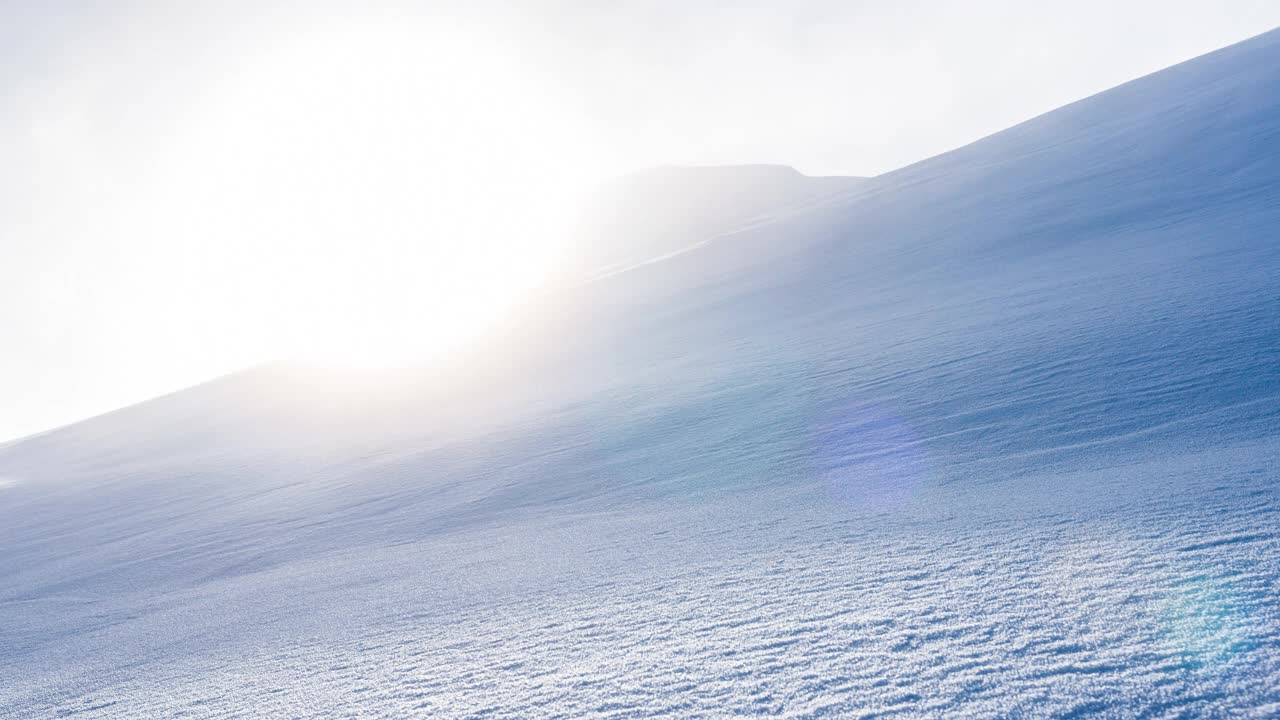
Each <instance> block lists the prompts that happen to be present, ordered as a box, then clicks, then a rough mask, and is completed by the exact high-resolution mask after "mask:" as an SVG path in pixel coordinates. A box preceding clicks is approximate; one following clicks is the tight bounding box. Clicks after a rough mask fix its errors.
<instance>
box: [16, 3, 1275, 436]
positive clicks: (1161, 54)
mask: <svg viewBox="0 0 1280 720" xmlns="http://www.w3.org/2000/svg"><path fill="white" fill-rule="evenodd" d="M0 13H2V15H0V19H2V20H4V22H0V26H2V27H3V28H4V29H3V30H0V34H3V36H4V38H5V43H4V48H5V49H4V51H3V52H4V55H5V59H6V63H5V66H6V67H5V70H4V71H2V72H3V74H2V75H0V87H3V95H0V110H3V111H4V112H3V113H0V115H3V117H4V118H5V119H4V120H3V121H0V122H2V123H3V124H2V125H0V127H3V128H4V129H5V130H6V133H5V135H6V137H7V138H8V139H7V140H0V151H2V152H3V154H5V155H7V156H8V157H10V162H9V172H8V173H7V174H6V177H7V181H6V182H5V185H4V192H5V199H4V200H3V201H2V202H4V203H5V206H6V208H7V212H6V213H5V214H4V219H3V220H0V234H3V236H4V237H6V238H7V242H6V246H5V257H4V262H3V263H0V265H2V266H3V267H0V288H2V289H0V308H3V310H0V312H3V313H4V320H3V326H4V328H5V330H6V334H7V338H6V345H7V347H8V348H9V350H8V352H6V353H5V355H4V357H3V358H2V359H0V396H3V397H5V398H6V401H7V402H6V405H5V411H4V412H3V413H0V440H8V439H12V438H19V437H23V436H26V435H29V434H32V433H36V432H41V431H44V430H47V429H51V428H54V427H59V426H63V425H66V424H68V423H72V422H75V421H77V420H80V419H83V418H86V417H90V416H94V415H97V414H100V413H103V412H108V411H110V410H113V409H116V408H120V407H124V406H127V405H130V404H132V403H135V402H139V401H142V400H145V399H147V398H150V397H154V396H157V395H161V394H165V393H168V392H171V391H174V390H177V389H180V388H182V387H186V386H189V385H191V384H195V383H198V382H201V381H203V380H206V379H209V378H212V377H216V376H219V375H222V374H225V373H227V372H232V371H234V370H236V369H238V368H243V367H246V366H250V365H253V364H256V363H258V362H261V361H266V360H270V359H274V358H279V357H284V356H289V357H292V356H294V355H298V356H302V357H316V358H323V359H333V358H338V359H337V360H336V361H337V362H347V361H349V360H351V358H348V357H342V347H343V346H347V347H350V346H354V345H360V344H369V345H374V346H376V345H379V344H388V343H398V345H397V347H395V348H394V352H396V353H399V354H400V355H401V356H408V355H409V354H423V353H426V352H428V351H427V349H424V348H423V347H418V346H414V347H403V345H404V342H403V339H402V336H403V335H404V332H403V331H404V329H405V328H408V327H421V326H431V327H437V326H438V327H440V328H441V329H440V330H439V335H440V337H441V338H444V340H442V341H441V343H440V348H439V349H432V350H430V352H447V348H448V347H451V346H453V345H455V344H457V343H460V342H465V341H466V338H467V337H468V336H469V335H470V334H472V333H474V332H475V331H476V330H475V328H477V327H482V326H484V324H485V323H487V322H489V321H490V320H491V319H492V318H493V317H497V316H499V315H501V313H502V312H504V308H507V307H509V306H510V305H511V304H512V303H514V302H516V299H517V298H518V292H517V290H518V289H519V288H523V287H527V286H532V285H536V284H537V283H538V282H540V281H541V279H542V278H544V277H545V276H546V273H547V272H549V269H550V268H554V267H555V265H556V263H557V262H559V261H560V258H562V257H563V256H564V255H565V254H566V253H572V252H573V250H572V248H566V247H561V246H560V245H562V244H563V242H564V241H563V240H562V239H561V238H559V237H538V236H537V235H536V233H534V234H533V235H530V236H529V237H528V238H523V237H522V240H523V241H522V242H521V243H519V244H518V245H513V244H512V243H511V242H509V241H508V240H507V238H509V237H513V236H516V235H519V234H522V233H526V232H527V228H528V227H529V225H523V224H519V223H515V221H514V220H512V218H515V217H527V216H530V215H536V216H538V217H537V218H535V219H536V223H533V225H534V226H537V227H548V228H550V227H557V224H556V223H557V222H558V220H559V219H560V218H562V216H563V214H564V213H565V212H571V211H572V210H573V207H572V206H573V203H574V199H575V198H579V197H581V195H582V193H583V191H584V189H585V188H587V187H590V186H591V185H592V184H593V183H595V182H598V181H599V180H601V179H604V178H606V177H610V176H616V175H620V174H624V173H627V172H631V171H635V170H639V169H643V168H646V167H654V166H662V165H680V166H702V165H739V164H780V165H788V166H791V167H794V168H796V169H797V170H799V171H800V172H802V173H805V174H807V175H814V176H819V175H863V176H871V175H878V174H882V173H884V172H887V171H890V170H893V169H896V168H899V167H903V166H905V165H909V164H912V163H914V162H917V161H920V160H923V159H926V158H928V157H932V156H934V155H937V154H939V153H942V152H946V151H948V150H951V149H954V148H956V147H960V146H963V145H965V144H968V143H969V142H972V141H974V140H977V139H979V138H981V137H983V136H986V135H989V134H991V133H994V132H998V131H1000V130H1002V129H1004V128H1006V127H1009V126H1012V125H1015V124H1017V123H1018V122H1021V121H1023V120H1026V119H1029V118H1031V117H1034V116H1036V115H1039V114H1041V113H1043V112H1046V111H1049V110H1052V109H1053V108H1055V107H1058V106H1061V105H1064V104H1067V103H1070V102H1073V101H1075V100H1079V99H1082V98H1084V97H1087V96H1089V95H1091V94H1094V93H1096V92H1100V91H1102V90H1106V89H1107V88H1110V87H1113V86H1115V85H1117V84H1120V83H1123V82H1125V81H1128V80H1131V79H1134V78H1136V77H1139V76H1141V75H1144V74H1146V73H1149V72H1152V71H1155V70H1158V69H1161V68H1163V67H1166V66H1169V65H1173V64H1176V63H1178V62H1181V61H1185V60H1188V59H1191V58H1192V57H1195V56H1198V55H1201V54H1203V53H1205V52H1208V51H1211V50H1214V49H1216V48H1219V47H1222V46H1225V45H1228V44H1230V43H1233V42H1235V41H1238V40H1241V39H1244V38H1245V37H1249V36H1252V35H1256V34H1258V33H1261V32H1263V31H1265V30H1268V29H1270V28H1271V27H1273V26H1275V25H1276V24H1277V23H1280V7H1277V6H1274V4H1272V3H1266V2H1231V3H1220V4H1215V5H1213V6H1212V7H1204V6H1203V5H1200V4H1196V3H1190V2H1185V3H1173V4H1170V3H1154V2H1143V3H1134V4H1131V5H1129V6H1126V7H1124V8H1119V9H1116V8H1111V7H1110V6H1108V5H1107V4H1105V3H1101V2H1091V3H1084V4H1080V3H1074V4H1066V3H1062V4H1057V5H1052V6H1047V5H1037V6H1036V7H1034V8H1029V7H1024V6H1023V4H1021V3H1012V2H987V3H980V4H970V5H968V6H966V7H965V8H964V9H963V10H960V9H956V8H954V7H951V6H947V5H946V4H945V3H938V2H932V1H929V0H921V1H920V2H916V3H913V4H908V5H903V4H899V5H897V6H895V7H893V8H883V7H879V6H873V5H870V4H866V5H862V4H860V5H857V6H855V7H850V6H848V5H847V4H840V3H830V2H808V3H802V4H800V5H795V4H787V5H786V6H785V7H784V6H781V5H773V4H769V3H754V4H752V5H751V6H749V7H746V8H736V9H734V10H733V11H728V10H723V9H720V8H716V7H711V6H695V7H689V6H686V5H684V4H666V3H657V4H644V5H641V4H632V5H626V6H623V7H619V8H615V9H611V10H601V9H597V8H591V7H588V6H586V5H583V4H581V3H575V2H560V3H554V4H550V5H547V6H544V7H542V8H540V9H537V10H534V9H531V8H528V7H521V8H513V7H508V6H507V5H506V4H504V3H480V4H465V3H434V4H409V3H395V2H386V3H377V4H374V5H371V6H365V7H363V8H360V9H354V8H342V7H340V6H339V5H324V6H321V7H314V6H311V7H308V6H307V5H306V4H303V3H293V2H274V3H267V4H263V5H257V6H251V5H247V4H244V5H242V4H238V3H233V4H205V5H196V6H184V8H182V10H181V12H179V11H177V10H174V9H163V8H157V7H150V8H126V7H125V6H124V5H113V4H106V5H97V6H92V7H90V6H88V5H78V4H76V3H70V4H65V5H58V6H56V7H55V6H49V5H40V6H34V5H32V6H24V5H21V4H15V5H11V6H8V7H6V8H5V9H4V10H3V11H0ZM995 24H998V25H999V27H1000V31H999V32H998V33H996V32H995V31H992V30H991V29H990V28H991V27H992V26H994V25H995ZM1010 57H1017V58H1018V62H1017V63H1010V62H1007V59H1008V58H1010ZM868 69H870V72H868ZM411 70H412V71H411ZM371 78H375V80H374V81H373V82H372V83H371V82H370V79H371ZM282 88H287V91H282ZM406 88H408V91H406ZM353 97H354V98H356V99H357V100H358V102H354V103H348V100H349V99H351V98H353ZM440 108H444V109H443V111H440ZM939 117H945V118H946V119H947V121H946V122H941V123H940V122H938V118H939ZM406 138H410V139H411V141H406ZM433 138H434V139H433ZM438 138H448V141H447V142H441V141H439V140H438ZM423 168H430V170H429V171H425V172H424V170H423ZM529 188H535V189H536V191H537V192H536V193H535V194H534V195H532V196H531V195H530V193H529ZM424 197H425V198H430V199H431V200H433V201H434V204H433V205H432V206H431V207H424V203H423V202H422V200H423V198H424ZM494 207H498V208H502V209H503V210H504V212H501V213H493V212H491V211H490V210H491V209H492V208H494ZM542 215H546V217H542ZM499 216H503V217H499ZM477 218H481V219H479V220H478V219H477ZM539 223H545V224H539ZM427 237H439V238H447V241H446V242H442V243H434V244H432V243H425V247H424V243H423V242H422V240H423V238H427ZM463 238H469V240H466V241H465V242H460V239H463ZM530 238H531V239H530ZM460 245H465V246H466V248H467V254H465V256H462V257H460V256H459V254H458V247H459V246H460ZM513 248H516V249H517V251H515V252H513ZM491 265H492V266H494V267H496V268H497V269H496V270H493V271H492V274H493V275H495V276H496V278H497V279H495V280H493V283H494V286H495V287H497V286H499V285H500V286H501V288H502V290H501V291H500V292H497V291H494V290H493V288H488V289H473V288H471V287H469V286H467V285H466V283H463V286H460V287H448V288H441V289H433V290H432V291H431V292H430V293H427V294H424V293H423V291H422V289H421V286H422V285H423V278H422V277H421V276H419V275H416V274H414V273H412V272H409V270H407V269H406V268H411V267H425V266H432V267H440V268H450V269H449V270H444V269H441V270H440V271H439V274H440V275H441V276H442V277H447V276H456V277H466V276H467V273H474V272H478V270H477V268H480V267H486V268H488V267H490V266H491ZM353 267H356V268H357V269H356V270H353V269H352V268H353ZM352 272H355V273H357V274H358V275H359V278H360V279H358V280H355V281H351V282H348V281H349V280H350V277H351V273H352ZM485 272H486V273H489V270H485ZM285 277H288V278H289V281H288V282H282V281H281V278H285ZM458 282H462V281H458ZM426 284H428V285H434V284H435V282H434V281H430V280H428V281H427V283H426ZM371 285H373V286H378V287H379V288H380V289H379V290H378V292H377V293H373V294H371V293H370V292H369V290H368V287H369V286H371ZM335 287H339V288H344V289H342V290H341V291H340V292H334V290H333V288H335ZM513 288H515V289H513ZM343 293H346V294H343ZM458 293H462V295H461V296H459V295H458ZM459 297H461V299H459ZM449 305H454V306H458V305H464V306H466V307H467V308H469V310H468V313H467V314H466V316H465V317H461V318H455V317H454V316H453V314H449V313H446V311H445V310H444V309H443V308H444V307H445V306H449ZM375 315H377V316H381V315H387V316H389V317H388V318H387V319H386V320H385V321H383V326H382V327H380V328H378V329H377V332H376V333H374V334H373V335H370V334H368V332H367V331H366V329H365V328H364V327H363V326H364V325H366V324H367V320H368V318H369V317H371V316H375ZM424 318H425V319H424ZM353 328H356V329H355V330H353ZM353 333H354V334H353ZM361 333H364V334H361ZM379 352H381V351H379ZM415 356H416V355H415ZM358 360H359V362H365V361H367V358H359V359H358ZM322 361H323V360H322Z"/></svg>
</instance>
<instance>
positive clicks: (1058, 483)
mask: <svg viewBox="0 0 1280 720" xmlns="http://www.w3.org/2000/svg"><path fill="white" fill-rule="evenodd" d="M717 172H718V173H721V174H723V173H726V172H730V171H727V170H724V169H719V170H717ZM752 172H758V171H755V170H753V171H752ZM767 174H768V175H769V176H770V177H775V176H777V177H781V175H779V174H777V173H776V172H775V171H771V172H770V173H767ZM788 182H790V181H788ZM797 182H800V183H802V184H803V180H800V181H797ZM833 188H834V189H833ZM716 222H717V223H719V222H721V220H720V219H717V220H716ZM741 227H743V228H745V229H743V230H742V231H741V232H736V233H732V232H730V229H729V228H717V229H716V230H715V232H714V234H713V236H712V239H711V240H709V241H706V242H701V241H697V244H696V247H691V248H690V249H688V250H687V251H684V252H675V251H676V250H680V249H683V248H685V247H688V246H690V245H694V244H695V242H689V240H690V238H688V237H684V236H680V237H675V236H671V237H670V238H668V239H664V240H663V242H664V243H667V245H666V246H664V247H661V248H649V249H650V250H655V252H654V257H657V256H666V257H665V258H664V259H662V260H661V261H658V262H651V263H643V262H640V263H637V262H629V261H626V260H627V259H626V258H622V259H621V260H622V262H621V265H620V267H622V268H625V269H624V270H623V271H621V272H614V273H613V274H611V275H609V276H608V277H605V278H602V279H599V280H597V281H595V282H591V283H586V284H581V285H578V286H576V287H574V288H573V289H572V290H569V291H566V292H565V293H562V294H560V295H556V296H550V297H547V298H544V299H543V301H542V302H541V303H540V304H538V305H535V306H533V307H530V308H529V309H528V315H527V316H526V317H524V318H520V319H517V321H515V322H514V328H513V329H512V330H511V333H510V336H509V337H507V338H506V340H504V341H503V345H502V346H501V350H495V349H484V348H482V349H480V350H477V353H476V355H475V356H474V357H473V358H470V359H469V361H468V362H466V363H463V364H462V368H461V369H454V370H452V371H449V372H448V373H444V374H434V373H406V374H404V375H402V376H396V377H392V378H386V377H380V378H372V379H367V380H366V381H365V383H364V384H362V385H358V386H354V385H352V383H351V382H349V381H350V378H347V379H345V380H344V381H343V382H337V381H336V380H335V378H333V377H329V376H326V375H325V374H324V373H319V372H303V371H301V370H299V369H296V368H288V367H266V368H260V369H256V370H253V371H248V372H245V373H241V374H239V375H235V376H230V377H227V378H223V379H220V380H217V381H214V382H212V383H209V384H207V385H204V386H201V387H198V388H194V389H192V390H188V391H185V392H183V393H179V394H176V395H172V396H168V397H165V398H159V399H157V400H154V401H152V402H149V403H145V404H143V405H140V406H136V407H134V408H129V409H126V410H123V411H120V412H117V413H113V414H111V415H107V416H103V417H100V418H96V419H93V420H90V421H87V422H85V423H82V424H79V425H76V426H73V427H70V428H66V429H63V430H60V431H56V432H52V433H47V434H44V435H41V436H38V437H35V438H31V439H28V440H26V441H22V442H18V443H14V444H11V445H8V446H5V447H3V448H0V477H5V478H21V479H22V482H21V483H16V484H11V485H9V486H7V487H4V488H3V494H0V547H3V548H4V549H5V552H3V553H0V717H4V718H9V717H12V718H24V719H25V718H36V717H58V716H71V717H77V718H113V719H114V718H154V717H196V718H236V717H244V718H290V719H293V718H335V717H373V718H379V717H386V718H399V717H495V718H502V717H509V718H529V717H548V718H551V717H563V718H577V717H602V718H603V717H671V716H675V717H727V716H783V717H792V718H810V717H872V716H876V717H883V716H897V717H938V716H968V717H1010V716H1014V717H1018V716H1020V717H1086V716H1092V715H1102V716H1113V717H1190V716H1208V717H1259V718H1262V717H1272V716H1274V715H1275V714H1276V712H1277V707H1280V603H1277V602H1276V587H1277V584H1278V583H1280V532H1277V530H1276V528H1277V527H1280V525H1278V524H1277V521H1278V520H1280V515H1278V514H1277V511H1278V510H1280V497H1277V477H1278V473H1280V435H1278V434H1277V432H1276V430H1277V428H1280V313H1277V312H1276V298H1277V297H1280V279H1278V278H1280V274H1278V273H1277V272H1276V270H1277V268H1278V267H1280V244H1277V243H1276V241H1275V240H1276V228H1280V32H1273V33H1270V34H1267V35H1264V36H1260V37H1258V38H1255V39H1253V40H1251V41H1248V42H1246V43H1243V44H1241V45H1237V46H1234V47H1231V48H1228V49H1226V50H1223V51H1220V52H1218V53H1214V54H1211V55H1209V56H1206V57H1204V58H1199V59H1197V60H1194V61H1192V62H1190V63H1187V64H1183V65H1180V66H1177V67H1175V68H1171V69H1169V70H1167V71H1165V72H1162V73H1158V74H1156V75H1154V76H1151V77H1148V78H1144V79H1141V80H1138V81H1135V82H1133V83H1130V84H1127V85H1125V86H1122V87H1120V88H1117V89H1115V90H1112V91H1110V92H1107V93H1104V94H1102V95H1099V96H1096V97H1093V98H1090V99H1087V100H1085V101H1082V102H1080V103H1077V104H1074V105H1071V106H1068V107H1066V108H1064V109H1062V110H1059V111H1056V112H1054V113H1050V114H1048V115H1046V116H1043V117H1040V118H1037V119H1035V120H1032V121H1030V122H1028V123H1025V124H1023V125H1020V126H1018V127H1015V128H1012V129H1010V130H1008V131H1006V132H1004V133H1000V134H997V135H995V136H992V137H991V138H987V139H985V140H982V141H979V142H977V143H975V144H973V145H970V146H968V147H965V148H962V149H959V150H957V151H954V152H952V153H949V154H947V155H943V156H940V157H938V158H933V159H931V160H927V161H925V162H922V163H919V164H917V165H913V166H911V167H908V168H904V169H902V170H899V171H897V172H894V173H890V174H888V175H885V176H881V177H878V178H873V179H863V180H858V181H856V182H852V181H851V182H849V183H847V184H839V185H838V186H837V185H831V186H824V190H823V191H822V192H809V191H807V190H806V191H805V192H802V193H799V194H798V195H796V196H794V197H790V196H789V199H788V200H787V202H785V203H780V204H770V206H769V207H768V208H767V209H766V210H762V211H759V212H757V211H754V210H753V211H750V212H744V213H743V216H742V218H741ZM668 240H669V242H668ZM611 252H612V251H611Z"/></svg>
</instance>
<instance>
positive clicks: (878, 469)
mask: <svg viewBox="0 0 1280 720" xmlns="http://www.w3.org/2000/svg"><path fill="white" fill-rule="evenodd" d="M816 437H817V444H816V448H815V453H814V457H815V462H816V468H815V470H816V471H817V473H818V475H819V477H821V478H823V480H824V481H825V483H826V485H827V488H828V491H829V492H830V493H831V497H832V498H833V499H834V500H835V501H836V502H839V503H841V504H844V505H847V506H849V507H851V508H855V509H859V510H870V511H878V510H893V509H896V508H899V507H901V506H903V505H905V504H906V503H909V502H910V501H911V500H912V499H913V498H915V497H917V496H918V495H919V494H920V492H921V491H922V489H923V488H924V486H925V483H926V481H927V479H928V475H929V462H928V457H927V453H926V452H925V446H924V441H923V439H922V438H921V437H920V436H919V435H918V434H917V433H916V432H915V430H914V429H913V428H912V427H911V426H910V425H909V424H908V423H907V422H906V421H904V420H903V419H902V418H901V417H899V416H898V415H897V414H896V413H894V412H893V411H892V410H890V409H889V408H887V407H885V406H884V405H882V404H880V403H875V402H870V403H860V404H850V405H846V406H843V407H842V408H841V409H840V410H839V411H837V412H833V413H829V414H828V415H827V416H826V418H825V420H824V421H823V422H822V423H821V424H820V426H819V429H818V431H817V433H816Z"/></svg>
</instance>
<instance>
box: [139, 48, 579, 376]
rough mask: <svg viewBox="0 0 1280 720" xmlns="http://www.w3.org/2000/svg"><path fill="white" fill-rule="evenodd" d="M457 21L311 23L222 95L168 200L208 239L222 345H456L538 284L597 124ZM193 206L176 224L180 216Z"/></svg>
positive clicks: (312, 349)
mask: <svg viewBox="0 0 1280 720" xmlns="http://www.w3.org/2000/svg"><path fill="white" fill-rule="evenodd" d="M518 68H519V65H518V62H517V58H513V57H511V56H509V55H506V54H504V53H502V52H499V51H498V50H496V49H494V48H492V47H485V46H484V45H482V44H480V43H478V42H476V41H475V39H474V38H470V37H466V36H464V35H459V34H457V33H456V32H454V33H451V32H446V31H424V30H422V29H421V28H416V29H413V30H407V29H398V28H394V27H387V26H366V27H343V28H340V29H337V28H330V29H317V30H313V31H312V32H309V33H306V34H304V35H302V36H300V37H298V38H296V39H295V41H294V42H292V43H290V44H289V45H288V46H286V47H279V48H276V49H275V50H273V51H272V52H270V53H269V54H267V55H266V56H264V57H254V58H252V59H249V60H246V63H245V66H244V68H243V72H241V73H239V74H238V75H237V77H236V79H235V80H234V81H232V82H229V83H228V84H227V86H226V87H225V88H223V91H222V92H220V93H219V94H218V97H217V100H216V101H215V102H214V107H212V108H209V109H207V112H205V113H204V116H203V118H204V120H203V122H202V123H201V125H200V127H199V128H198V129H197V130H196V131H195V132H193V133H191V135H190V136H189V137H187V138H185V139H184V142H183V143H182V146H181V149H180V152H178V153H176V154H175V157H174V158H173V160H172V162H173V163H174V165H173V167H170V168H167V169H166V170H167V172H166V173H161V174H160V177H161V178H165V177H180V178H184V180H185V181H184V182H181V183H179V184H178V185H177V189H172V190H164V191H162V192H161V195H162V196H164V195H165V193H166V192H167V193H168V195H167V201H166V202H161V203H158V205H159V206H161V209H158V210H157V212H165V210H164V208H167V212H169V213H170V215H169V217H168V221H169V223H168V224H170V225H173V226H178V227H180V228H182V229H183V230H184V231H186V232H192V233H197V234H199V235H200V237H201V243H200V251H199V253H198V254H199V258H198V259H197V260H195V262H199V263H201V267H202V270H201V273H202V275H203V277H204V279H205V281H206V282H207V283H209V284H211V285H212V286H214V287H217V288H220V289H221V290H222V292H221V295H222V296H224V298H225V302H223V303H221V306H220V307H219V308H217V309H216V310H214V311H212V313H211V314H212V315H216V318H214V325H217V326H219V327H223V328H225V329H226V334H227V336H228V338H229V339H230V338H237V339H238V341H239V342H245V343H257V344H259V345H261V346H263V347H269V348H270V349H271V352H272V353H273V354H276V355H283V356H287V357H292V358H294V359H300V360H304V361H307V362H310V363H315V364H321V365H337V366H345V367H385V366H401V365H408V364H413V363H417V362H422V361H426V360H431V359H433V358H440V357H445V356H447V354H448V352H449V351H450V350H452V349H454V348H456V347H457V346H458V345H460V344H462V343H465V342H467V341H468V340H470V339H472V338H474V337H475V336H476V335H477V334H479V333H481V332H483V331H484V330H485V329H486V328H487V327H488V326H489V325H490V324H492V323H493V322H494V321H495V320H496V319H498V318H500V317H501V316H502V315H503V313H505V312H507V311H508V310H509V309H511V308H512V306H513V305H514V304H515V303H517V302H519V300H520V299H521V297H522V296H523V295H524V294H525V293H527V292H529V291H530V289H531V288H533V287H535V286H537V285H538V284H539V283H540V282H542V281H543V280H544V279H545V278H546V277H547V274H548V273H549V272H551V271H552V269H553V268H554V266H555V264H556V262H557V259H558V258H559V257H561V255H562V254H563V253H564V252H565V251H566V250H567V248H566V247H565V243H564V237H565V236H564V234H563V233H561V232H557V228H561V227H563V226H564V220H565V219H566V217H567V214H568V213H569V212H570V211H571V210H572V199H573V198H574V197H576V196H578V194H579V193H580V191H581V189H582V187H583V181H584V180H585V179H586V178H587V177H589V176H590V175H591V174H592V168H590V167H589V164H590V161H591V159H592V157H593V155H592V154H591V152H590V144H589V143H588V142H587V138H588V137H589V133H588V132H586V129H585V128H584V127H583V125H582V123H580V122H579V121H578V120H577V118H576V116H574V114H573V113H571V112H569V111H568V110H567V109H566V108H565V107H564V106H562V105H561V104H558V103H557V101H556V99H555V97H554V93H553V92H552V91H551V90H550V89H548V88H544V87H538V86H537V85H535V84H533V83H532V82H530V81H529V80H528V79H527V78H526V77H523V76H522V75H521V73H520V72H519V69H518ZM175 215H180V216H181V217H175Z"/></svg>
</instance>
